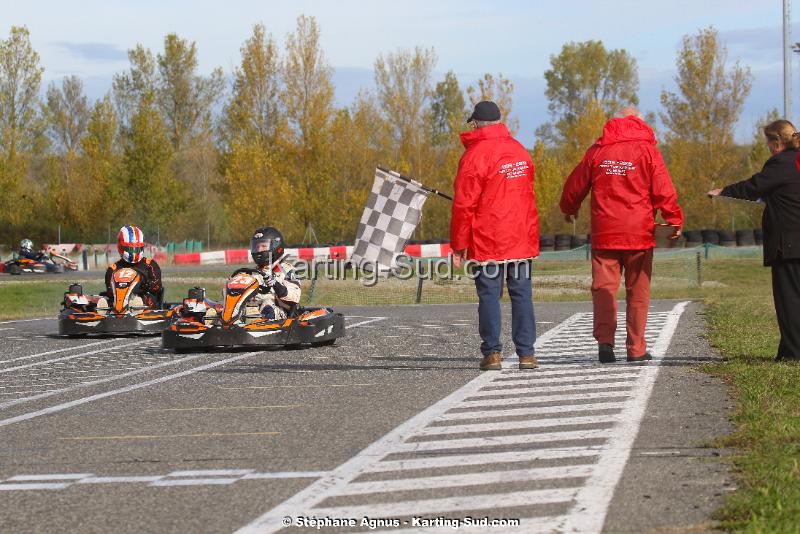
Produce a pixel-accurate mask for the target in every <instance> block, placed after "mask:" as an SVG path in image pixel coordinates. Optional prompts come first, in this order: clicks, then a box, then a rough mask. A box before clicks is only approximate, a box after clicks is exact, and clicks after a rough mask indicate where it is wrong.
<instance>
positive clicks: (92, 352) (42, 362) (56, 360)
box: [0, 339, 153, 373]
mask: <svg viewBox="0 0 800 534" xmlns="http://www.w3.org/2000/svg"><path fill="white" fill-rule="evenodd" d="M146 341H150V342H152V341H153V340H152V339H147V340H146ZM144 343H145V340H140V341H133V342H131V343H124V344H122V345H115V346H114V348H115V349H121V348H125V347H132V346H134V345H143V344H144ZM97 344H99V343H94V345H97ZM102 352H107V349H97V350H93V351H89V352H81V353H79V354H71V355H69V356H62V357H61V358H53V359H52V360H43V361H41V362H34V363H26V364H25V365H17V366H15V367H6V368H5V369H0V373H10V372H11V371H17V370H19V369H27V368H29V367H38V366H40V365H48V364H52V363H55V362H63V361H66V360H74V359H75V358H80V357H82V356H90V355H92V354H99V353H102ZM51 354H52V352H51ZM37 356H40V355H37ZM0 363H2V362H0Z"/></svg>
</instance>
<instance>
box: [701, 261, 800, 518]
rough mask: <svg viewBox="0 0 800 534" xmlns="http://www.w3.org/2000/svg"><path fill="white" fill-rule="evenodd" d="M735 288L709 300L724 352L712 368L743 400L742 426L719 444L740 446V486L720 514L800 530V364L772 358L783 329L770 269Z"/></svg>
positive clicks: (712, 330)
mask: <svg viewBox="0 0 800 534" xmlns="http://www.w3.org/2000/svg"><path fill="white" fill-rule="evenodd" d="M743 282H744V281H743ZM736 287H737V289H738V291H736V292H732V291H727V292H723V293H721V294H718V295H712V296H709V298H708V299H707V302H706V304H707V307H706V314H707V321H708V325H709V339H710V341H711V343H712V345H714V346H715V347H717V348H718V349H719V350H720V351H721V352H722V353H723V354H724V355H725V357H726V359H725V361H724V362H722V363H720V364H715V365H711V366H707V369H706V370H707V371H709V372H711V373H712V374H715V375H717V376H721V377H722V378H724V379H725V380H726V381H727V382H728V383H729V384H730V385H731V390H732V393H733V395H734V397H735V400H736V401H737V408H736V412H735V413H734V415H733V419H734V423H735V426H736V431H735V432H734V433H733V434H731V435H730V436H727V437H726V438H724V439H722V440H720V441H721V443H720V444H721V445H722V446H727V447H731V448H735V449H737V450H738V454H737V456H735V457H734V459H733V462H734V465H735V468H736V470H737V475H738V478H739V480H738V485H739V488H738V490H737V491H736V492H734V493H732V494H731V495H729V496H728V498H727V500H726V503H725V506H724V507H723V508H722V509H721V510H719V512H718V519H720V520H721V521H722V527H723V528H724V529H726V530H730V531H736V532H781V533H783V532H800V465H799V464H800V387H798V385H799V384H800V365H797V364H790V363H789V364H787V363H776V362H774V361H773V358H774V356H775V353H776V350H777V346H778V339H779V334H778V326H777V321H776V318H775V310H774V308H773V304H772V296H771V287H770V281H769V269H765V268H762V269H761V270H760V272H758V271H756V272H753V273H752V276H750V277H748V278H747V283H742V284H737V285H736Z"/></svg>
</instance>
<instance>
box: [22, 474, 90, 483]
mask: <svg viewBox="0 0 800 534" xmlns="http://www.w3.org/2000/svg"><path fill="white" fill-rule="evenodd" d="M90 476H92V474H91V473H64V474H52V475H17V476H13V477H11V478H9V479H8V480H7V481H6V482H23V481H31V482H33V481H39V480H78V479H81V478H86V477H90Z"/></svg>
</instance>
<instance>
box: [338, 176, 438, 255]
mask: <svg viewBox="0 0 800 534" xmlns="http://www.w3.org/2000/svg"><path fill="white" fill-rule="evenodd" d="M430 193H431V191H430V190H428V189H427V188H425V187H424V186H423V185H422V184H419V183H417V182H414V181H412V180H408V179H404V178H401V177H400V175H399V174H398V173H396V172H393V171H386V170H383V169H380V168H378V169H375V182H374V183H373V184H372V192H371V193H370V195H369V200H367V205H366V206H365V207H364V213H363V215H361V222H360V223H359V224H358V232H357V233H356V242H355V246H354V247H353V254H352V255H351V256H350V259H351V260H352V261H353V263H354V264H356V265H360V266H361V267H362V268H369V267H373V266H374V267H376V268H377V270H379V271H387V270H390V269H392V268H393V267H395V266H396V261H395V258H396V257H397V255H398V254H399V253H400V252H402V251H403V248H404V247H405V246H406V242H408V238H409V237H411V233H412V232H413V231H414V228H416V227H417V224H419V221H420V219H421V218H422V206H423V204H425V201H426V200H427V199H428V195H429V194H430Z"/></svg>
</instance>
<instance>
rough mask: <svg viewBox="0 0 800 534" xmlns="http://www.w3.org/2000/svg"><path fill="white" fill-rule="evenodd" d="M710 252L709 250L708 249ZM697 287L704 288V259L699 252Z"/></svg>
mask: <svg viewBox="0 0 800 534" xmlns="http://www.w3.org/2000/svg"><path fill="white" fill-rule="evenodd" d="M706 250H708V249H706ZM696 259H697V287H703V259H702V258H701V257H700V252H699V251H698V252H697V258H696Z"/></svg>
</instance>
